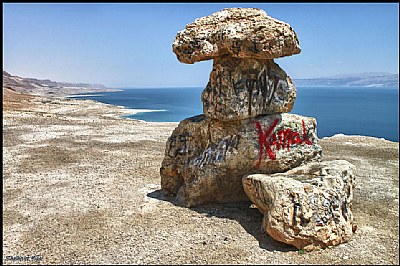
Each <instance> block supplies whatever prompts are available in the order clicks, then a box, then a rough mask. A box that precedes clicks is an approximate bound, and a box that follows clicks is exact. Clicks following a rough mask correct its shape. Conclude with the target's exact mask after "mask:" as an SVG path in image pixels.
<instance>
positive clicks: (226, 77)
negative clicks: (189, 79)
mask: <svg viewBox="0 0 400 266" xmlns="http://www.w3.org/2000/svg"><path fill="white" fill-rule="evenodd" d="M296 94H297V92H296V88H295V86H294V85H293V82H292V80H291V79H290V77H289V76H288V75H286V73H285V71H283V70H282V69H281V68H280V67H279V65H277V64H276V63H274V62H273V60H257V59H238V58H234V57H231V56H229V55H227V56H223V57H219V58H216V59H214V65H213V70H212V71H211V74H210V81H209V82H208V84H207V87H206V88H205V89H204V91H203V94H202V101H203V111H204V114H205V115H206V116H207V117H210V118H214V119H218V120H221V121H229V120H240V119H246V118H250V117H256V116H258V115H266V114H273V113H286V112H290V111H291V110H292V108H293V105H294V101H295V99H296Z"/></svg>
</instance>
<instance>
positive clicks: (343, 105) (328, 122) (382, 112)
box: [80, 87, 399, 142]
mask: <svg viewBox="0 0 400 266" xmlns="http://www.w3.org/2000/svg"><path fill="white" fill-rule="evenodd" d="M202 91H203V88H152V89H122V91H118V92H108V93H104V92H102V93H98V95H96V94H95V95H93V96H85V97H80V98H86V99H92V100H97V101H100V102H104V103H109V104H114V105H121V106H125V107H127V108H132V109H151V110H164V111H158V112H146V113H138V114H135V115H129V116H126V117H127V118H132V119H140V120H144V121H151V122H179V121H181V120H183V119H184V118H187V117H191V116H194V115H197V114H201V113H202V112H203V106H202V102H201V99H200V96H201V92H202ZM291 113H295V114H300V115H305V116H311V117H315V118H316V119H317V134H318V137H319V138H322V137H329V136H333V135H335V134H339V133H342V134H346V135H365V136H373V137H378V138H385V139H388V140H392V141H397V142H398V141H399V89H398V88H326V87H325V88H317V87H313V88H311V87H309V88H306V87H303V88H302V87H298V88H297V99H296V101H295V104H294V108H293V110H292V112H291Z"/></svg>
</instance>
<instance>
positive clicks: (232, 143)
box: [194, 135, 241, 166]
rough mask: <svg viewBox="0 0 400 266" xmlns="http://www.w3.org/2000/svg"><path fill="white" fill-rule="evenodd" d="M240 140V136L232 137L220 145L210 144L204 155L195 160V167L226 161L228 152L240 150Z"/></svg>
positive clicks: (219, 143) (221, 141)
mask: <svg viewBox="0 0 400 266" xmlns="http://www.w3.org/2000/svg"><path fill="white" fill-rule="evenodd" d="M240 139H241V136H240V135H230V136H229V137H228V138H225V139H222V140H220V141H219V142H218V143H213V144H209V145H208V147H207V148H206V149H205V150H204V152H203V154H202V155H201V156H200V157H198V158H196V159H195V160H194V165H196V166H203V165H205V164H210V163H211V164H213V163H218V162H222V161H224V160H225V158H226V156H227V152H228V151H229V152H230V153H232V152H233V150H234V149H236V150H237V149H238V146H239V144H240Z"/></svg>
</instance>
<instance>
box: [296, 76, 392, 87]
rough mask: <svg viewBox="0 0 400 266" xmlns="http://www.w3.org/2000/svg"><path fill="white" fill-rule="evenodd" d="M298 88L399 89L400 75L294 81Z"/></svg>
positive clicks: (333, 77)
mask: <svg viewBox="0 0 400 266" xmlns="http://www.w3.org/2000/svg"><path fill="white" fill-rule="evenodd" d="M293 82H294V84H295V86H298V87H384V88H386V87H399V74H390V73H385V72H364V73H356V74H339V75H334V76H329V77H320V78H309V79H293Z"/></svg>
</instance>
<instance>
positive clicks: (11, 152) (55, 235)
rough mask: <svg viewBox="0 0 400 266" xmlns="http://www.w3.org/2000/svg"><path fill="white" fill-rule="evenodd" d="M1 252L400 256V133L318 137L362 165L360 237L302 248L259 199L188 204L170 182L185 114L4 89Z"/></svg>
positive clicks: (126, 257) (378, 259)
mask: <svg viewBox="0 0 400 266" xmlns="http://www.w3.org/2000/svg"><path fill="white" fill-rule="evenodd" d="M3 96H4V99H3V264H399V177H398V175H399V143H398V142H390V141H386V140H382V139H377V138H370V137H359V136H335V137H331V138H325V139H322V140H320V142H319V143H320V144H321V146H322V148H323V154H324V158H325V160H334V159H345V160H348V161H349V162H351V163H353V164H354V165H355V166H356V167H357V170H356V189H355V199H354V203H353V214H354V216H355V220H356V223H357V225H358V229H357V231H356V233H355V235H354V236H353V238H352V239H351V240H350V242H348V243H345V244H342V245H339V246H336V247H332V248H327V249H324V250H319V251H314V252H305V253H303V252H299V251H298V250H296V249H295V248H293V247H290V246H287V245H284V244H281V243H278V242H276V241H274V240H273V239H271V238H269V237H268V236H266V235H265V234H264V233H263V232H262V231H261V220H262V214H261V213H260V212H259V211H258V210H257V209H256V208H254V206H252V205H250V204H246V203H242V204H218V205H217V204H210V205H206V206H202V207H196V208H190V209H189V208H185V207H181V206H179V205H178V204H176V202H175V200H174V199H173V198H170V197H166V196H164V195H163V193H162V192H161V191H160V175H159V168H160V166H161V161H162V159H163V156H164V149H165V142H166V140H167V138H168V136H169V135H170V134H171V132H172V130H173V129H174V128H175V127H176V126H177V123H147V122H141V121H134V120H127V119H122V118H119V117H118V116H119V115H122V114H126V113H129V112H130V111H129V110H124V109H119V108H117V107H113V106H109V105H104V104H100V103H96V102H93V101H88V100H72V99H61V98H47V97H32V96H23V95H22V96H21V95H16V94H14V95H12V94H11V95H10V94H7V95H4V94H3Z"/></svg>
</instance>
